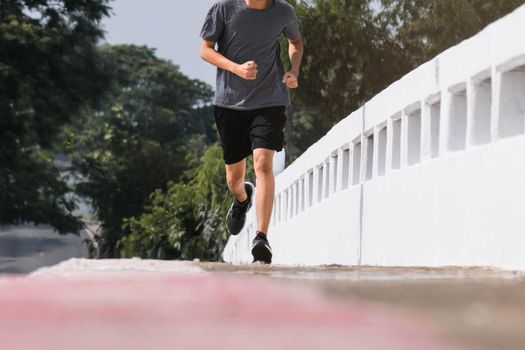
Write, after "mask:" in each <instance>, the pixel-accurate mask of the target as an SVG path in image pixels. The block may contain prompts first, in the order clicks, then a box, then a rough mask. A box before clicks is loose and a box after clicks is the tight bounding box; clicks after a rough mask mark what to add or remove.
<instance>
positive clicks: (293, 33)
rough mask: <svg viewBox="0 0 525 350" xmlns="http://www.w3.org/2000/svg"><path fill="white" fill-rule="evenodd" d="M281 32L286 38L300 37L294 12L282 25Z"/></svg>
mask: <svg viewBox="0 0 525 350" xmlns="http://www.w3.org/2000/svg"><path fill="white" fill-rule="evenodd" d="M283 34H284V36H285V37H287V38H288V39H299V38H301V30H300V29H299V22H298V21H297V17H296V16H295V13H292V16H291V18H290V21H289V22H288V24H287V25H286V27H284V29H283Z"/></svg>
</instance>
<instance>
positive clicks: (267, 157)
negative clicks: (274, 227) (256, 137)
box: [253, 148, 275, 234]
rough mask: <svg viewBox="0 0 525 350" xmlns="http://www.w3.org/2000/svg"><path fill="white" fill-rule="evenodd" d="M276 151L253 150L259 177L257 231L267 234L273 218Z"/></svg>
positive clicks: (254, 162)
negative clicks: (274, 158) (274, 160)
mask: <svg viewBox="0 0 525 350" xmlns="http://www.w3.org/2000/svg"><path fill="white" fill-rule="evenodd" d="M274 154H275V151H274V150H270V149H264V148H257V149H254V150H253V166H254V169H255V176H256V177H257V183H256V186H257V198H256V209H257V231H258V232H261V233H264V234H266V233H267V232H268V226H269V225H270V218H271V216H272V208H273V199H274V194H275V180H274V177H273V155H274Z"/></svg>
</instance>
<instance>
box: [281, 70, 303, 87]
mask: <svg viewBox="0 0 525 350" xmlns="http://www.w3.org/2000/svg"><path fill="white" fill-rule="evenodd" d="M283 84H286V86H287V87H288V88H289V89H296V88H297V87H298V86H299V81H298V79H297V74H296V73H294V72H292V71H290V72H286V73H284V76H283Z"/></svg>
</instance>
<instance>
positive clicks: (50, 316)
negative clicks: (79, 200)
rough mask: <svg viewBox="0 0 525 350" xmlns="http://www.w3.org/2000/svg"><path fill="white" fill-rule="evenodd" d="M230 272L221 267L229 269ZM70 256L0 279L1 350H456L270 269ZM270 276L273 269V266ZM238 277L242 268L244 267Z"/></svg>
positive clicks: (402, 320) (402, 318) (406, 321)
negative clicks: (279, 276) (29, 272)
mask: <svg viewBox="0 0 525 350" xmlns="http://www.w3.org/2000/svg"><path fill="white" fill-rule="evenodd" d="M229 269H230V270H229ZM248 269H251V271H252V272H251V273H240V274H237V273H233V272H234V271H232V270H231V267H229V266H228V265H223V264H222V265H209V264H195V263H190V262H162V261H143V260H119V261H112V260H105V261H100V260H99V261H93V260H91V261H90V260H77V259H73V260H69V261H67V262H65V263H62V264H59V265H57V266H55V267H52V268H46V269H41V270H38V271H37V272H35V273H34V274H32V275H30V276H29V277H6V278H2V279H0V310H2V311H1V313H0V346H1V348H2V349H12V350H16V349H49V350H51V349H52V350H62V349H63V350H66V349H67V350H70V349H77V350H84V349H86V350H87V349H90V350H91V349H97V350H100V349H126V350H133V349H141V350H143V349H156V350H157V349H170V350H174V349H184V350H193V349H203V350H204V349H206V350H209V349H232V350H234V349H261V350H262V349H265V350H266V349H272V350H280V349H282V350H285V349H286V350H290V349H301V350H309V349H312V350H314V349H315V350H318V349H403V350H410V349H418V350H419V349H426V350H432V349H459V348H461V349H464V348H465V347H463V346H461V347H458V346H454V345H453V344H452V343H451V342H447V341H445V340H443V339H441V338H440V335H439V332H437V331H436V328H435V327H434V326H433V324H432V322H431V321H430V320H429V319H426V318H424V317H420V316H418V315H417V314H416V313H405V312H401V311H400V310H398V309H395V308H389V307H386V306H380V305H378V304H375V303H369V302H364V301H359V300H358V299H345V300H342V299H338V298H333V297H328V296H327V294H326V293H324V292H322V291H320V290H319V289H318V288H315V287H314V286H309V285H304V284H297V283H293V282H290V281H289V280H286V279H276V278H269V277H268V276H267V275H265V274H264V271H272V267H261V268H260V269H259V268H257V267H255V268H252V267H248ZM275 269H276V270H279V268H275ZM245 272H246V270H245Z"/></svg>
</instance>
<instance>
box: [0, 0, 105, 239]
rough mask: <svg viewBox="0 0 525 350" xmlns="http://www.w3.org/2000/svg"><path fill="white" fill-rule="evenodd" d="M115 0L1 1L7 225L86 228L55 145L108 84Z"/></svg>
mask: <svg viewBox="0 0 525 350" xmlns="http://www.w3.org/2000/svg"><path fill="white" fill-rule="evenodd" d="M107 3H108V1H107V0H91V1H73V0H53V1H51V0H38V1H35V0H2V1H0V224H20V223H23V222H33V223H36V224H39V223H49V224H51V225H52V226H53V227H54V228H55V229H56V230H58V231H59V232H60V233H68V232H78V231H79V230H80V229H81V227H82V223H81V221H80V220H79V218H77V217H75V216H74V215H73V214H72V211H73V209H74V208H75V203H74V201H73V200H72V199H71V198H70V196H68V195H67V193H68V192H69V190H70V189H69V187H68V185H67V183H66V181H65V179H64V178H63V177H62V176H61V172H60V170H59V169H58V168H57V167H56V166H55V164H54V162H53V156H52V155H53V152H52V145H53V142H54V141H55V139H56V136H57V134H58V132H59V130H60V128H61V126H63V125H64V124H65V123H67V122H68V121H69V120H70V117H71V116H72V115H73V114H74V113H76V112H77V111H78V109H79V107H80V106H81V105H83V104H84V103H85V102H86V101H89V100H93V99H94V98H96V97H97V96H98V95H100V93H101V92H102V91H103V86H104V85H105V83H106V78H105V75H104V70H103V67H102V66H101V65H100V64H99V57H98V53H97V50H96V43H97V41H98V40H99V39H100V38H101V37H102V34H103V33H102V31H101V29H100V28H99V24H100V21H101V19H102V18H103V17H104V16H106V15H107V14H108V11H109V8H108V6H107Z"/></svg>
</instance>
